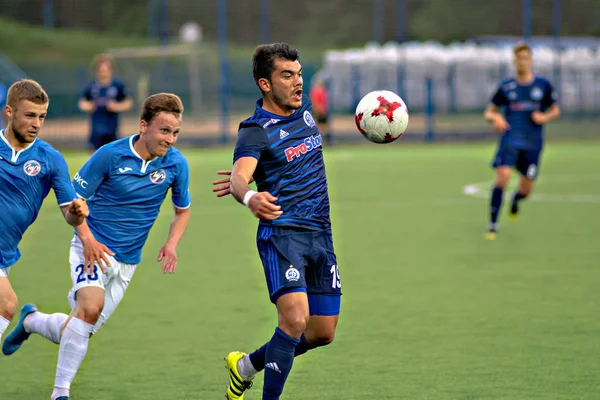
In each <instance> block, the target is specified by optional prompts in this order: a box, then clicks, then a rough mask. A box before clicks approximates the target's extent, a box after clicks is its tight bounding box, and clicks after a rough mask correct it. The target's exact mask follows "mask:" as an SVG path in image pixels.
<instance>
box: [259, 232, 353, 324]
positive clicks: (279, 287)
mask: <svg viewBox="0 0 600 400" xmlns="http://www.w3.org/2000/svg"><path fill="white" fill-rule="evenodd" d="M256 244H257V247H258V253H259V255H260V259H261V260H262V264H263V268H264V270H265V277H266V279H267V286H268V288H269V297H270V298H271V301H272V302H273V303H276V302H277V299H278V298H279V297H280V296H281V295H283V294H286V293H290V292H306V294H307V295H308V304H309V307H310V314H311V315H339V313H340V303H341V302H340V296H341V295H342V290H341V287H342V285H341V282H340V273H339V269H338V265H337V260H336V257H335V253H334V251H333V239H332V237H331V230H323V231H309V230H302V229H295V228H277V227H270V226H263V225H259V227H258V232H257V234H256Z"/></svg>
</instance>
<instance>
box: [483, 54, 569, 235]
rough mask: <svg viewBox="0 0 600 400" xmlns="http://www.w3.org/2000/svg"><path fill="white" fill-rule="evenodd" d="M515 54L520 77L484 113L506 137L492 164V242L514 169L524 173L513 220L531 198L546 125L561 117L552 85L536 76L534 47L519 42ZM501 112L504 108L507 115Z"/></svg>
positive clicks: (513, 206) (503, 88)
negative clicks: (523, 203)
mask: <svg viewBox="0 0 600 400" xmlns="http://www.w3.org/2000/svg"><path fill="white" fill-rule="evenodd" d="M513 53H514V56H515V67H516V68H515V69H516V76H515V77H514V78H509V79H507V80H505V81H503V82H502V83H501V84H500V86H499V87H498V90H497V91H496V93H495V94H494V97H493V98H492V101H491V104H490V105H489V106H488V107H487V109H486V110H485V114H484V116H485V119H486V120H487V121H489V122H491V123H492V124H493V125H494V129H495V130H496V132H498V133H499V134H501V135H502V136H501V137H500V142H499V145H498V152H497V153H496V156H495V158H494V161H493V163H492V165H493V167H494V168H495V169H496V179H495V181H494V187H493V188H492V197H491V205H490V208H491V213H490V214H491V221H490V225H489V228H488V232H487V234H486V238H488V239H490V240H493V239H495V238H496V233H497V231H498V214H499V212H500V208H501V206H502V197H503V195H504V188H505V187H506V185H507V184H508V182H509V181H510V176H511V173H512V168H516V169H517V171H519V172H520V174H521V179H520V181H519V186H518V188H517V190H516V191H515V192H514V193H513V196H512V202H511V208H510V215H511V217H512V218H516V216H517V214H518V212H519V202H520V201H521V200H523V199H525V198H526V197H527V196H529V194H530V193H531V190H532V188H533V183H534V181H535V179H536V178H537V176H538V173H539V166H540V156H541V153H542V149H543V133H542V125H543V124H545V123H547V122H549V121H552V120H554V119H556V118H558V117H559V116H560V108H559V106H558V104H557V103H556V95H555V93H554V89H553V88H552V85H551V84H550V82H548V80H546V79H545V78H542V77H540V76H535V75H534V74H533V73H532V70H531V68H532V63H533V62H532V51H531V48H530V47H529V46H528V45H527V44H525V43H519V44H518V45H517V46H515V47H514V49H513ZM501 109H504V110H503V111H504V115H502V110H501Z"/></svg>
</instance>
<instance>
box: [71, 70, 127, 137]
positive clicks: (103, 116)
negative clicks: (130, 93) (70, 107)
mask: <svg viewBox="0 0 600 400" xmlns="http://www.w3.org/2000/svg"><path fill="white" fill-rule="evenodd" d="M81 97H83V98H84V99H86V100H87V101H91V102H92V103H94V104H95V105H96V109H95V110H94V112H93V113H92V123H91V129H92V135H110V134H114V133H116V132H117V129H118V126H119V114H118V113H114V112H112V111H108V110H107V109H106V103H108V101H109V100H113V101H117V102H118V101H123V100H125V99H126V98H127V93H126V91H125V85H124V84H123V83H121V82H119V81H117V80H112V81H111V82H110V84H109V85H108V86H102V85H100V84H99V83H97V82H95V81H94V82H92V83H90V84H89V85H88V86H87V87H86V88H85V90H84V91H83V94H82V95H81Z"/></svg>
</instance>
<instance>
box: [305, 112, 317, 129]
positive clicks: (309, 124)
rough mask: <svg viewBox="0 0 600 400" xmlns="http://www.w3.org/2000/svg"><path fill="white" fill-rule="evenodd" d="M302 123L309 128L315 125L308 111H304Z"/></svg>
mask: <svg viewBox="0 0 600 400" xmlns="http://www.w3.org/2000/svg"><path fill="white" fill-rule="evenodd" d="M304 122H305V123H306V125H308V126H310V127H311V128H312V127H313V126H315V125H316V124H317V123H316V122H315V119H314V118H313V116H312V114H311V113H310V112H309V111H308V110H306V111H304Z"/></svg>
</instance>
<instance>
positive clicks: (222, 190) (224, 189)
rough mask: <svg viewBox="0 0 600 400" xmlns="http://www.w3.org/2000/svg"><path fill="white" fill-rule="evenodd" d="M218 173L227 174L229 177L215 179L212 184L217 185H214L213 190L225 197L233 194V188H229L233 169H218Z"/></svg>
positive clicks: (218, 195) (219, 195)
mask: <svg viewBox="0 0 600 400" xmlns="http://www.w3.org/2000/svg"><path fill="white" fill-rule="evenodd" d="M217 175H227V177H226V178H222V179H217V180H214V181H213V183H212V184H213V186H215V187H213V190H212V191H213V192H214V193H216V194H217V197H223V196H227V195H228V194H231V190H230V188H229V187H230V186H229V181H230V176H231V171H229V170H220V171H217ZM216 185H221V186H216Z"/></svg>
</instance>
